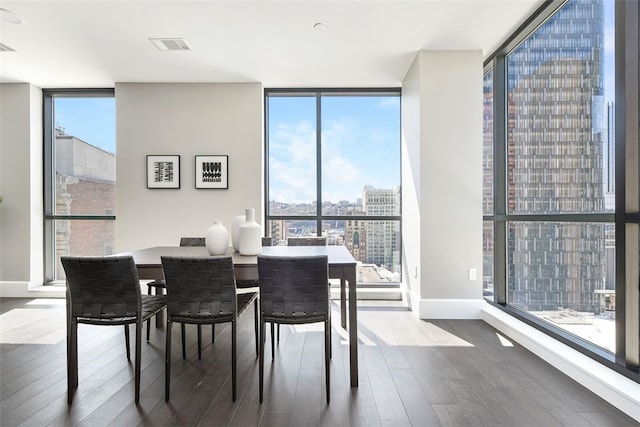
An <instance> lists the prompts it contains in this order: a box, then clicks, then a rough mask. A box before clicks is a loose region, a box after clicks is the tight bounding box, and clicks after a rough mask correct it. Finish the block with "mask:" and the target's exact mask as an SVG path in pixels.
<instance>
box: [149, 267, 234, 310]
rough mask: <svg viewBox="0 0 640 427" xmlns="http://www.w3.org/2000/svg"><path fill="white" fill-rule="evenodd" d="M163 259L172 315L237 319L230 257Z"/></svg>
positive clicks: (168, 301)
mask: <svg viewBox="0 0 640 427" xmlns="http://www.w3.org/2000/svg"><path fill="white" fill-rule="evenodd" d="M161 260H162V268H163V270H164V279H165V282H166V286H167V312H168V313H169V315H170V316H181V317H202V316H205V317H206V316H219V315H231V316H235V314H236V313H237V296H236V283H235V278H234V271H233V260H232V259H231V257H230V256H222V257H177V256H163V257H161Z"/></svg>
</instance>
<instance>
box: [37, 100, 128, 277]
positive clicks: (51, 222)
mask: <svg viewBox="0 0 640 427" xmlns="http://www.w3.org/2000/svg"><path fill="white" fill-rule="evenodd" d="M42 95H43V96H42V102H43V106H42V111H43V121H42V122H43V163H44V164H43V172H44V173H43V193H44V194H43V201H44V212H43V214H44V215H43V220H44V224H43V225H44V227H43V230H44V231H43V233H44V236H43V255H44V256H43V260H44V261H43V262H44V265H43V271H44V284H45V285H62V284H64V281H62V280H57V279H56V278H55V265H56V259H55V257H56V249H55V239H56V237H55V222H56V221H61V220H62V221H66V220H88V221H96V220H97V221H115V219H116V216H115V215H76V214H74V215H60V214H56V213H55V200H54V197H55V196H54V195H55V185H56V184H55V183H56V177H55V173H56V172H55V171H56V165H55V123H54V117H55V111H54V100H55V98H72V97H73V98H98V97H111V98H115V89H113V88H96V89H75V88H68V89H43V90H42Z"/></svg>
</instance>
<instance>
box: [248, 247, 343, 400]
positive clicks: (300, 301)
mask: <svg viewBox="0 0 640 427" xmlns="http://www.w3.org/2000/svg"><path fill="white" fill-rule="evenodd" d="M258 277H259V280H260V361H259V363H260V368H259V371H260V379H259V382H260V403H262V400H263V399H262V398H263V385H264V384H263V383H264V343H265V339H264V338H265V323H267V322H271V323H272V324H273V323H277V324H278V325H279V324H301V323H316V322H323V323H324V360H325V380H326V394H327V403H329V389H330V380H329V359H330V357H331V356H330V354H331V350H330V345H331V308H330V306H329V267H328V258H327V256H326V255H314V256H299V257H284V256H265V255H259V256H258ZM271 348H272V351H273V334H271Z"/></svg>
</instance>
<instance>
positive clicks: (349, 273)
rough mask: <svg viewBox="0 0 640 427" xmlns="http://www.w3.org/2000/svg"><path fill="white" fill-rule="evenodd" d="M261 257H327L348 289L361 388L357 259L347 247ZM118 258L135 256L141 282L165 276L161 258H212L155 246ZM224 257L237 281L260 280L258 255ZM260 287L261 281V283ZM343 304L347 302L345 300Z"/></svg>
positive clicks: (354, 373) (194, 250) (279, 249)
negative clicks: (231, 267) (230, 260)
mask: <svg viewBox="0 0 640 427" xmlns="http://www.w3.org/2000/svg"><path fill="white" fill-rule="evenodd" d="M261 254H262V255H270V256H309V255H327V258H328V263H329V278H331V279H340V293H341V295H342V296H344V295H345V292H346V290H347V289H348V296H349V298H348V304H347V306H348V334H349V372H350V381H351V387H358V307H357V295H356V260H355V259H354V258H353V255H351V253H350V252H349V250H348V249H347V248H346V247H345V246H341V245H329V246H263V247H262V248H261ZM117 255H119V256H132V257H133V260H134V262H135V264H136V267H137V269H138V277H139V278H140V279H141V280H155V279H158V278H162V277H163V272H162V263H161V257H162V256H186V257H199V256H210V255H209V252H208V251H207V248H206V247H204V246H154V247H148V248H143V249H136V250H131V251H128V252H121V253H119V254H117ZM224 255H230V256H231V258H232V259H233V267H234V272H235V277H236V280H258V279H259V277H258V256H257V255H241V254H240V253H238V252H235V251H234V250H233V248H231V247H230V248H229V249H228V250H227V252H226V253H225V254H224ZM258 284H259V280H258ZM341 301H342V302H343V303H344V302H345V298H342V299H341ZM345 317H346V310H344V306H342V307H341V323H342V327H343V328H345V329H346V326H347V325H346V320H347V319H346V318H345Z"/></svg>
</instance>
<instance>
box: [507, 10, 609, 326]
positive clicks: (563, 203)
mask: <svg viewBox="0 0 640 427" xmlns="http://www.w3.org/2000/svg"><path fill="white" fill-rule="evenodd" d="M603 15H604V8H603V2H602V0H589V1H572V2H570V3H569V4H568V5H567V6H566V7H563V8H562V9H561V10H560V11H559V12H558V13H557V14H556V15H555V16H554V18H553V20H551V21H549V22H547V23H545V24H544V25H543V26H542V27H541V28H540V29H539V30H538V31H537V33H536V35H535V36H533V37H531V38H529V39H527V40H525V41H524V42H523V43H522V44H521V45H520V46H519V47H518V48H517V49H515V50H514V52H513V53H512V54H511V55H510V56H509V58H508V70H509V71H508V72H509V74H508V97H509V104H508V108H509V121H508V147H509V149H508V153H509V162H508V173H507V176H508V180H509V181H508V201H509V204H508V211H509V213H513V214H563V213H592V212H603V211H604V208H605V195H604V190H605V185H604V179H605V178H607V179H608V181H607V182H610V179H611V177H610V176H605V164H603V157H604V153H603V149H604V148H606V147H605V143H606V137H607V135H608V133H607V132H606V131H605V130H604V129H603V124H604V123H603V114H602V112H603V108H604V98H603V80H604V79H603V74H604V64H603V56H604V52H603V50H604V46H603V39H604V38H603V17H604V16H603ZM609 152H610V151H609ZM609 170H612V169H609ZM606 228H607V225H605V224H598V223H593V224H584V223H563V224H561V223H553V222H534V223H521V224H515V225H513V226H511V227H510V228H509V231H508V233H509V236H508V240H509V246H510V253H509V257H510V259H511V260H512V268H511V269H510V271H509V279H508V282H509V301H510V303H511V304H514V305H516V306H521V307H523V308H525V309H526V310H528V311H545V310H553V311H556V310H558V309H562V308H568V309H571V310H575V311H579V312H588V313H594V312H595V313H598V312H600V310H601V308H602V307H601V306H600V301H599V295H598V294H597V293H596V291H600V290H602V289H604V278H605V274H606V271H607V265H605V256H604V251H605V232H606V231H605V230H606ZM608 267H609V268H611V269H612V268H613V265H610V266H608Z"/></svg>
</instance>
